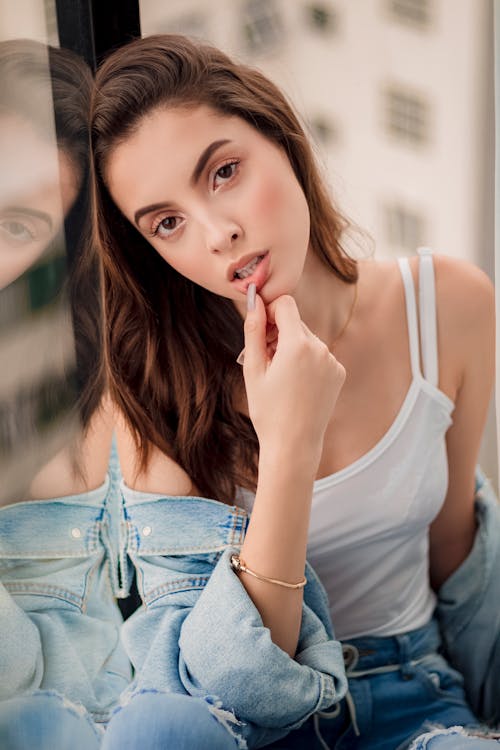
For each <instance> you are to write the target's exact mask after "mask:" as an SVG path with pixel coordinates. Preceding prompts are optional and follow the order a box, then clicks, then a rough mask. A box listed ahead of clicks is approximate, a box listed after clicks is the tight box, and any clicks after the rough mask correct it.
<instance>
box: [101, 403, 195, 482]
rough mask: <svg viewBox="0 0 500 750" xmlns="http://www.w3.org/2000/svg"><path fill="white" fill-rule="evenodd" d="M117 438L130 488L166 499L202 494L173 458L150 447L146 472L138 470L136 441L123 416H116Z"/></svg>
mask: <svg viewBox="0 0 500 750" xmlns="http://www.w3.org/2000/svg"><path fill="white" fill-rule="evenodd" d="M115 434H116V443H117V448H118V455H119V458H120V465H121V469H122V474H123V479H124V481H125V484H126V485H127V487H130V488H131V489H134V490H138V491H140V492H154V493H161V494H163V495H177V496H179V495H181V496H186V495H196V494H199V493H198V492H197V490H196V487H195V486H194V485H193V483H192V481H191V479H190V477H189V476H188V474H187V472H186V471H185V470H184V469H183V468H182V467H181V466H179V464H178V463H177V462H176V461H174V460H173V459H172V458H170V456H167V455H166V454H165V453H163V452H162V451H160V450H159V449H158V448H156V447H155V446H151V451H150V457H149V461H148V465H147V468H146V469H145V470H144V471H140V470H139V455H138V451H137V447H136V444H135V440H134V438H133V436H132V432H131V431H130V429H129V427H128V425H127V424H126V422H125V420H124V419H123V416H122V415H121V414H120V413H118V411H117V412H116V417H115Z"/></svg>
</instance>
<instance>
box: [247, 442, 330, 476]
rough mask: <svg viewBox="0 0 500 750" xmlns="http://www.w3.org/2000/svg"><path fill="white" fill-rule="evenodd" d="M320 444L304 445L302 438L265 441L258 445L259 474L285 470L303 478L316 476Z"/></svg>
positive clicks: (320, 449) (288, 474)
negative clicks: (278, 442)
mask: <svg viewBox="0 0 500 750" xmlns="http://www.w3.org/2000/svg"><path fill="white" fill-rule="evenodd" d="M321 452H322V445H311V444H310V443H309V444H307V445H304V441H303V440H297V441H296V442H295V441H287V442H281V443H280V444H279V445H277V444H276V443H274V444H271V443H265V444H261V445H260V447H259V476H262V475H265V474H267V473H268V472H272V473H275V472H276V471H277V470H279V469H281V470H285V471H286V474H287V476H290V474H293V475H296V476H300V477H303V478H307V477H309V476H310V477H312V478H313V479H314V478H315V477H316V473H317V471H318V466H319V462H320V460H321Z"/></svg>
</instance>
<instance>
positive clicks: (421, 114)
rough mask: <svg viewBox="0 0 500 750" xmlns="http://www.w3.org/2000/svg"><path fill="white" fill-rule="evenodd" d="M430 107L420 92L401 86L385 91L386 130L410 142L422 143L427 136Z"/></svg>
mask: <svg viewBox="0 0 500 750" xmlns="http://www.w3.org/2000/svg"><path fill="white" fill-rule="evenodd" d="M429 110H430V108H429V104H428V102H427V101H426V100H425V99H424V98H423V96H421V95H420V94H416V93H414V92H412V91H408V90H406V89H402V88H393V87H392V88H389V89H388V90H387V91H386V92H385V121H386V127H387V130H388V132H389V133H390V134H391V135H393V136H394V137H395V138H398V139H400V140H404V141H408V142H410V143H415V144H418V143H423V142H424V141H426V140H427V139H428V137H429V119H430V111H429Z"/></svg>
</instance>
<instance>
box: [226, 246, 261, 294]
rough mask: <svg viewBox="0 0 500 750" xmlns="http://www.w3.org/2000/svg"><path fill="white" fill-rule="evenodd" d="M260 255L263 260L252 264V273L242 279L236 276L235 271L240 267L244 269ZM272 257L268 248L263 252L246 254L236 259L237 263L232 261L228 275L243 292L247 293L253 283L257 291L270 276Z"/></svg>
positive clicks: (233, 283) (232, 282)
mask: <svg viewBox="0 0 500 750" xmlns="http://www.w3.org/2000/svg"><path fill="white" fill-rule="evenodd" d="M259 257H260V258H261V260H259V262H258V263H257V265H256V266H253V265H250V271H251V273H249V274H248V276H245V278H242V279H240V278H238V277H235V276H234V274H235V271H237V270H238V269H239V270H241V271H243V269H244V268H245V266H248V265H249V264H251V263H252V261H254V260H255V259H256V258H259ZM270 258H271V256H270V254H269V251H268V250H266V251H264V252H263V253H252V254H251V255H245V256H243V257H242V258H240V259H239V260H238V261H236V263H232V264H231V265H230V266H229V269H228V276H229V280H230V282H231V284H232V285H233V286H234V287H236V289H238V291H240V292H242V293H243V294H246V292H247V289H248V287H249V285H250V284H252V283H254V284H255V286H256V287H257V291H259V290H260V289H261V288H262V287H263V286H264V284H265V283H266V281H267V278H268V276H269V265H270ZM247 270H249V269H247Z"/></svg>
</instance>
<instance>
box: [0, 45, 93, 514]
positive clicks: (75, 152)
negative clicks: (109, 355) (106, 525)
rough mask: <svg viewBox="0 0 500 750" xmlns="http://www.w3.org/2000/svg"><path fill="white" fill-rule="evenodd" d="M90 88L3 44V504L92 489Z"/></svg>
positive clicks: (75, 74) (52, 58)
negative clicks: (87, 444) (88, 435)
mask: <svg viewBox="0 0 500 750" xmlns="http://www.w3.org/2000/svg"><path fill="white" fill-rule="evenodd" d="M91 82H92V77H91V73H90V71H89V70H88V68H87V66H86V65H85V63H84V62H83V61H81V60H80V59H79V58H77V57H76V56H75V55H73V54H72V53H70V52H68V51H66V50H60V49H57V48H48V47H47V46H45V45H44V44H42V43H39V42H35V41H29V40H9V41H4V42H2V43H0V130H1V133H2V138H1V141H0V158H1V163H2V173H1V177H0V371H1V372H2V376H1V380H0V471H1V473H2V477H3V481H2V484H1V487H0V502H2V504H5V503H9V502H15V501H18V500H28V499H38V498H45V497H51V496H57V495H64V494H69V493H72V492H76V491H79V490H82V489H85V488H86V487H87V484H88V478H87V479H86V477H85V475H86V470H87V469H88V468H89V467H88V466H85V460H84V459H83V455H82V451H83V449H84V441H82V437H83V434H84V433H85V432H86V431H87V430H88V429H89V427H90V423H91V420H92V417H93V415H94V414H95V413H96V411H97V409H98V406H99V403H100V400H101V398H102V394H103V390H104V386H103V377H102V363H101V346H100V337H101V332H102V326H101V320H100V305H99V273H98V268H97V261H96V259H95V257H94V255H93V251H92V243H91V237H92V231H91V213H90V203H89V194H88V178H89V174H88V163H89V159H88V144H87V112H88V103H89V95H90V88H91ZM101 473H102V472H101ZM87 474H88V471H87ZM90 474H92V467H90ZM100 481H102V477H101V478H100ZM98 483H99V482H97V484H98ZM94 484H95V482H94Z"/></svg>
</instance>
